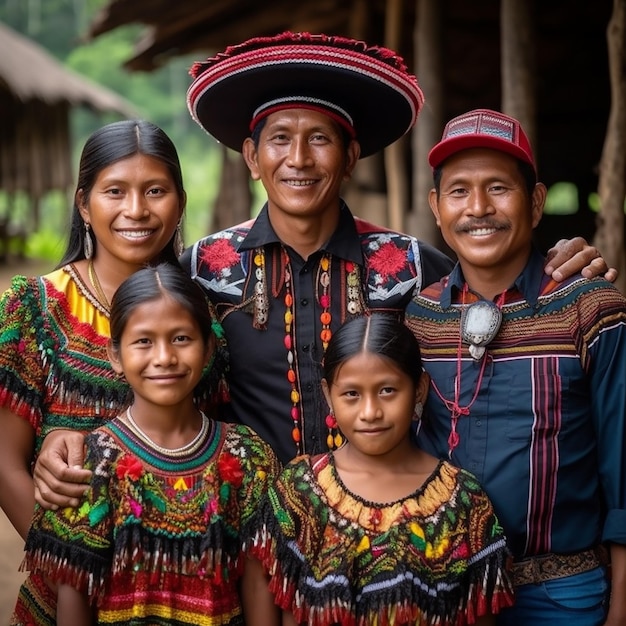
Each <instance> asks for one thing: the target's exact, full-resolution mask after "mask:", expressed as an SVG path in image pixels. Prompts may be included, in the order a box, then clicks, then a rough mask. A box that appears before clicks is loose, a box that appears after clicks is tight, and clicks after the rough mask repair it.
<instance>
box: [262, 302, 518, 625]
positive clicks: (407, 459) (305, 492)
mask: <svg viewBox="0 0 626 626" xmlns="http://www.w3.org/2000/svg"><path fill="white" fill-rule="evenodd" d="M323 369H324V380H323V383H322V385H323V390H324V394H325V396H326V398H327V400H328V404H329V406H330V408H331V411H330V415H329V417H328V418H327V424H328V427H329V430H330V429H333V428H335V427H336V426H338V428H339V430H340V431H341V433H342V434H343V436H344V437H345V439H346V441H345V444H344V445H342V446H341V447H339V449H337V450H335V451H334V452H329V453H327V454H323V455H319V456H316V457H312V458H311V457H309V456H301V457H298V458H296V459H294V460H293V461H292V462H291V463H289V464H288V465H287V466H286V467H285V469H284V470H283V471H282V473H281V474H280V475H279V477H278V479H277V481H276V483H275V485H274V486H272V487H270V489H269V491H268V497H267V498H265V499H264V501H263V505H262V510H261V518H262V522H263V524H262V528H263V530H262V531H260V532H259V533H258V535H257V537H256V538H255V544H254V547H253V552H254V554H256V555H257V556H258V558H259V559H261V560H262V562H263V564H264V566H265V567H266V569H267V571H268V572H269V573H270V574H271V581H270V590H271V592H272V593H273V594H274V597H275V601H276V603H277V604H278V605H279V606H280V607H281V608H282V609H283V625H284V626H288V625H294V624H307V625H308V626H328V625H331V624H332V625H334V624H341V625H342V626H343V625H345V624H351V625H356V626H366V625H370V624H381V625H382V624H394V625H396V626H399V625H405V624H420V625H427V624H428V625H430V624H437V625H438V626H446V625H453V624H454V625H463V624H480V625H481V626H485V625H488V624H494V623H495V617H494V614H496V613H498V612H499V610H500V609H501V608H503V607H506V606H509V605H510V604H511V603H512V585H511V582H510V579H509V577H508V574H507V563H508V561H509V556H508V555H509V553H508V550H507V548H506V544H505V538H504V536H503V532H502V528H501V527H500V525H499V523H498V520H497V519H496V516H495V514H494V511H493V509H492V507H491V503H490V502H489V500H488V498H487V496H486V494H485V493H484V492H483V490H482V489H481V488H480V486H479V484H478V483H477V481H476V479H475V478H474V477H473V476H472V475H471V474H469V473H467V472H465V471H464V470H461V469H458V468H456V467H453V466H452V465H450V464H449V463H448V462H446V461H439V460H437V459H435V458H434V457H431V456H430V455H428V454H426V453H425V452H424V451H422V450H420V449H419V448H417V447H416V445H415V443H414V441H413V437H412V436H411V434H410V433H411V432H412V431H413V429H414V426H415V424H414V420H416V419H419V416H420V414H421V406H422V402H423V401H424V399H425V398H426V393H427V390H428V375H427V374H426V373H424V372H423V371H422V366H421V358H420V351H419V346H418V344H417V341H416V339H415V337H414V336H413V334H412V333H411V332H410V331H408V329H407V328H406V327H405V326H404V325H403V324H402V323H400V322H398V321H397V320H396V319H395V318H394V317H393V316H391V315H386V314H380V313H377V314H372V315H369V316H363V317H359V318H356V319H353V320H352V321H349V322H347V323H346V324H344V325H343V326H342V327H341V328H340V329H339V330H338V331H337V332H336V333H335V334H334V335H333V337H332V339H331V340H330V343H329V345H328V349H327V351H326V354H325V357H324V364H323ZM335 422H336V423H335Z"/></svg>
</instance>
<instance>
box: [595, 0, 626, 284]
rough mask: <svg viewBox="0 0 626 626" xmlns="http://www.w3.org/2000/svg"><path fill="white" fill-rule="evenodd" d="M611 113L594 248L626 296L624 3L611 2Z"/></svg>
mask: <svg viewBox="0 0 626 626" xmlns="http://www.w3.org/2000/svg"><path fill="white" fill-rule="evenodd" d="M607 43H608V54H609V76H610V81H611V110H610V113H609V121H608V124H607V129H606V136H605V139H604V148H603V150H602V158H601V159H600V177H599V181H598V194H599V196H600V213H599V216H598V230H597V232H596V238H595V241H594V243H595V245H596V247H597V248H599V249H600V250H601V251H602V255H603V256H604V258H605V259H606V262H607V263H608V264H609V266H611V267H615V268H617V270H618V272H619V277H618V279H617V282H616V286H617V288H618V289H619V290H620V291H621V292H622V293H623V294H626V260H625V258H624V200H625V197H626V0H614V1H613V14H612V16H611V19H610V21H609V25H608V28H607Z"/></svg>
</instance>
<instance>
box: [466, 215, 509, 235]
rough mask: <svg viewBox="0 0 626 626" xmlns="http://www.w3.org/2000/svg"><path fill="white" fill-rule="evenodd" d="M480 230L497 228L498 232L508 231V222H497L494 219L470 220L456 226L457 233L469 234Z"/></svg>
mask: <svg viewBox="0 0 626 626" xmlns="http://www.w3.org/2000/svg"><path fill="white" fill-rule="evenodd" d="M478 228H495V229H496V230H506V229H508V228H509V223H508V222H503V221H500V220H495V219H493V218H492V217H482V218H469V219H467V220H466V221H465V222H463V223H462V224H457V225H456V228H455V230H456V232H459V233H461V232H468V231H470V230H476V229H478Z"/></svg>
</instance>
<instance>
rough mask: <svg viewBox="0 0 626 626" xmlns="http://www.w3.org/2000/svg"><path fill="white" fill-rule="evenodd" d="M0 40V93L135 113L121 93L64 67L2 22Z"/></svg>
mask: <svg viewBox="0 0 626 626" xmlns="http://www.w3.org/2000/svg"><path fill="white" fill-rule="evenodd" d="M0 41H2V54H0V92H8V93H9V94H10V95H11V96H12V97H14V98H15V99H17V100H19V101H20V102H29V101H32V100H38V101H40V102H41V103H42V104H49V105H55V104H60V103H63V102H66V103H68V104H70V105H72V106H87V107H89V108H92V109H94V110H97V111H102V112H108V111H114V112H117V113H120V114H121V115H124V116H133V115H134V114H135V111H134V109H133V107H132V105H131V104H130V103H129V102H127V101H126V100H124V99H123V98H122V97H121V96H119V95H117V94H116V93H114V92H112V91H110V90H108V89H105V88H104V87H101V86H100V85H98V84H96V83H94V82H92V81H90V80H89V79H87V78H86V77H84V76H80V75H79V74H77V73H76V72H72V71H71V70H69V69H67V68H66V67H64V66H63V65H62V64H61V63H60V62H59V61H57V60H56V59H55V58H54V57H53V56H52V55H50V53H48V52H47V51H46V50H44V48H42V47H41V46H40V45H38V44H37V43H35V42H34V41H32V40H30V39H28V38H26V37H24V36H23V35H20V34H19V33H16V32H15V31H14V30H12V29H10V28H9V27H8V26H6V24H3V23H2V22H0Z"/></svg>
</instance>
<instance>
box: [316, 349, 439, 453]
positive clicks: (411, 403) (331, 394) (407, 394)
mask: <svg viewBox="0 0 626 626" xmlns="http://www.w3.org/2000/svg"><path fill="white" fill-rule="evenodd" d="M422 382H424V384H421V383H422ZM322 385H323V389H324V394H325V396H326V399H327V401H328V404H329V406H330V407H332V410H333V412H334V414H335V418H336V419H337V425H338V427H339V429H340V430H341V432H342V433H343V434H344V435H345V437H346V439H347V440H348V442H349V445H350V446H351V447H352V448H354V449H355V450H358V451H359V452H360V453H362V454H364V455H367V456H382V455H393V454H396V453H398V452H400V451H406V449H407V448H409V447H410V446H411V443H410V439H409V430H410V428H411V423H412V420H413V417H414V409H415V404H416V402H417V401H419V400H423V399H424V398H425V395H426V391H427V388H428V379H427V377H426V376H424V377H423V379H420V384H419V385H417V386H416V385H415V383H414V382H413V380H412V379H411V378H410V377H409V376H408V374H406V373H405V372H403V371H402V370H401V369H400V368H399V367H397V366H396V365H395V363H394V362H393V361H391V360H390V359H388V358H385V357H381V356H379V355H377V354H373V353H371V352H360V353H359V354H356V355H355V356H353V357H351V358H349V359H347V360H346V361H345V362H344V363H343V364H342V365H340V366H339V368H338V369H337V371H336V373H335V376H334V380H333V382H332V384H331V385H330V386H329V385H328V383H327V382H326V380H324V381H322Z"/></svg>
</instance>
